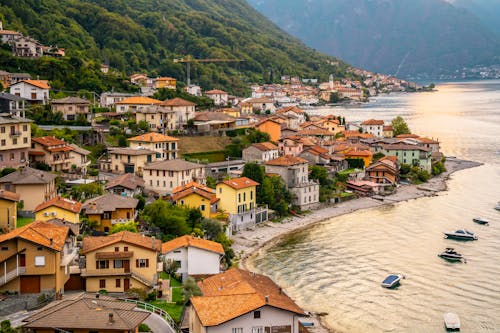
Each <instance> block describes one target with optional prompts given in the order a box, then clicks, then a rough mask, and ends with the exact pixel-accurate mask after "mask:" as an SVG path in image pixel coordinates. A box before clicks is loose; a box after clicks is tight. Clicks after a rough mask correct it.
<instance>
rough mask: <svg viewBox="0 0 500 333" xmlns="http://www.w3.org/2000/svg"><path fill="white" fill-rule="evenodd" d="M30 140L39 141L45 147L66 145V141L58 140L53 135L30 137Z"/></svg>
mask: <svg viewBox="0 0 500 333" xmlns="http://www.w3.org/2000/svg"><path fill="white" fill-rule="evenodd" d="M31 141H35V142H36V143H39V144H41V145H42V146H45V147H50V146H60V145H66V141H63V140H60V139H58V138H56V137H55V136H42V137H39V138H32V139H31Z"/></svg>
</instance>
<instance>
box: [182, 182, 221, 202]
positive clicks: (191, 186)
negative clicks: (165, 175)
mask: <svg viewBox="0 0 500 333" xmlns="http://www.w3.org/2000/svg"><path fill="white" fill-rule="evenodd" d="M192 193H196V194H198V195H200V196H202V197H204V198H205V199H208V200H210V203H212V201H213V202H216V201H217V200H216V199H217V198H216V197H215V190H213V189H211V188H210V187H206V186H205V185H202V184H198V183H197V182H194V181H191V182H189V183H187V184H186V185H183V186H177V187H176V188H174V189H173V191H172V200H174V201H177V200H179V199H182V198H184V197H186V196H188V195H189V194H192Z"/></svg>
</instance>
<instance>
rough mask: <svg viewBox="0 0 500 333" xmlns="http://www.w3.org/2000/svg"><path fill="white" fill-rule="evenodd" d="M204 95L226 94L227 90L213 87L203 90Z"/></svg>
mask: <svg viewBox="0 0 500 333" xmlns="http://www.w3.org/2000/svg"><path fill="white" fill-rule="evenodd" d="M205 95H227V92H225V91H224V90H219V89H213V90H209V91H205Z"/></svg>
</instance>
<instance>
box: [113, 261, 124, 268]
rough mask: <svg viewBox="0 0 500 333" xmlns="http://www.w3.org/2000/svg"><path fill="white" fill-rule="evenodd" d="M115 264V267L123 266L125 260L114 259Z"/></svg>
mask: <svg viewBox="0 0 500 333" xmlns="http://www.w3.org/2000/svg"><path fill="white" fill-rule="evenodd" d="M113 266H114V268H123V260H114V262H113Z"/></svg>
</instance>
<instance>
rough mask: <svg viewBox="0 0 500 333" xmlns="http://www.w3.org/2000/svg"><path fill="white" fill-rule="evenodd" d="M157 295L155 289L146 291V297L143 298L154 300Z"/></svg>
mask: <svg viewBox="0 0 500 333" xmlns="http://www.w3.org/2000/svg"><path fill="white" fill-rule="evenodd" d="M157 297H158V294H157V292H156V290H155V291H152V292H150V293H148V294H147V295H146V298H145V299H144V300H145V301H146V302H152V301H156V298H157Z"/></svg>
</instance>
